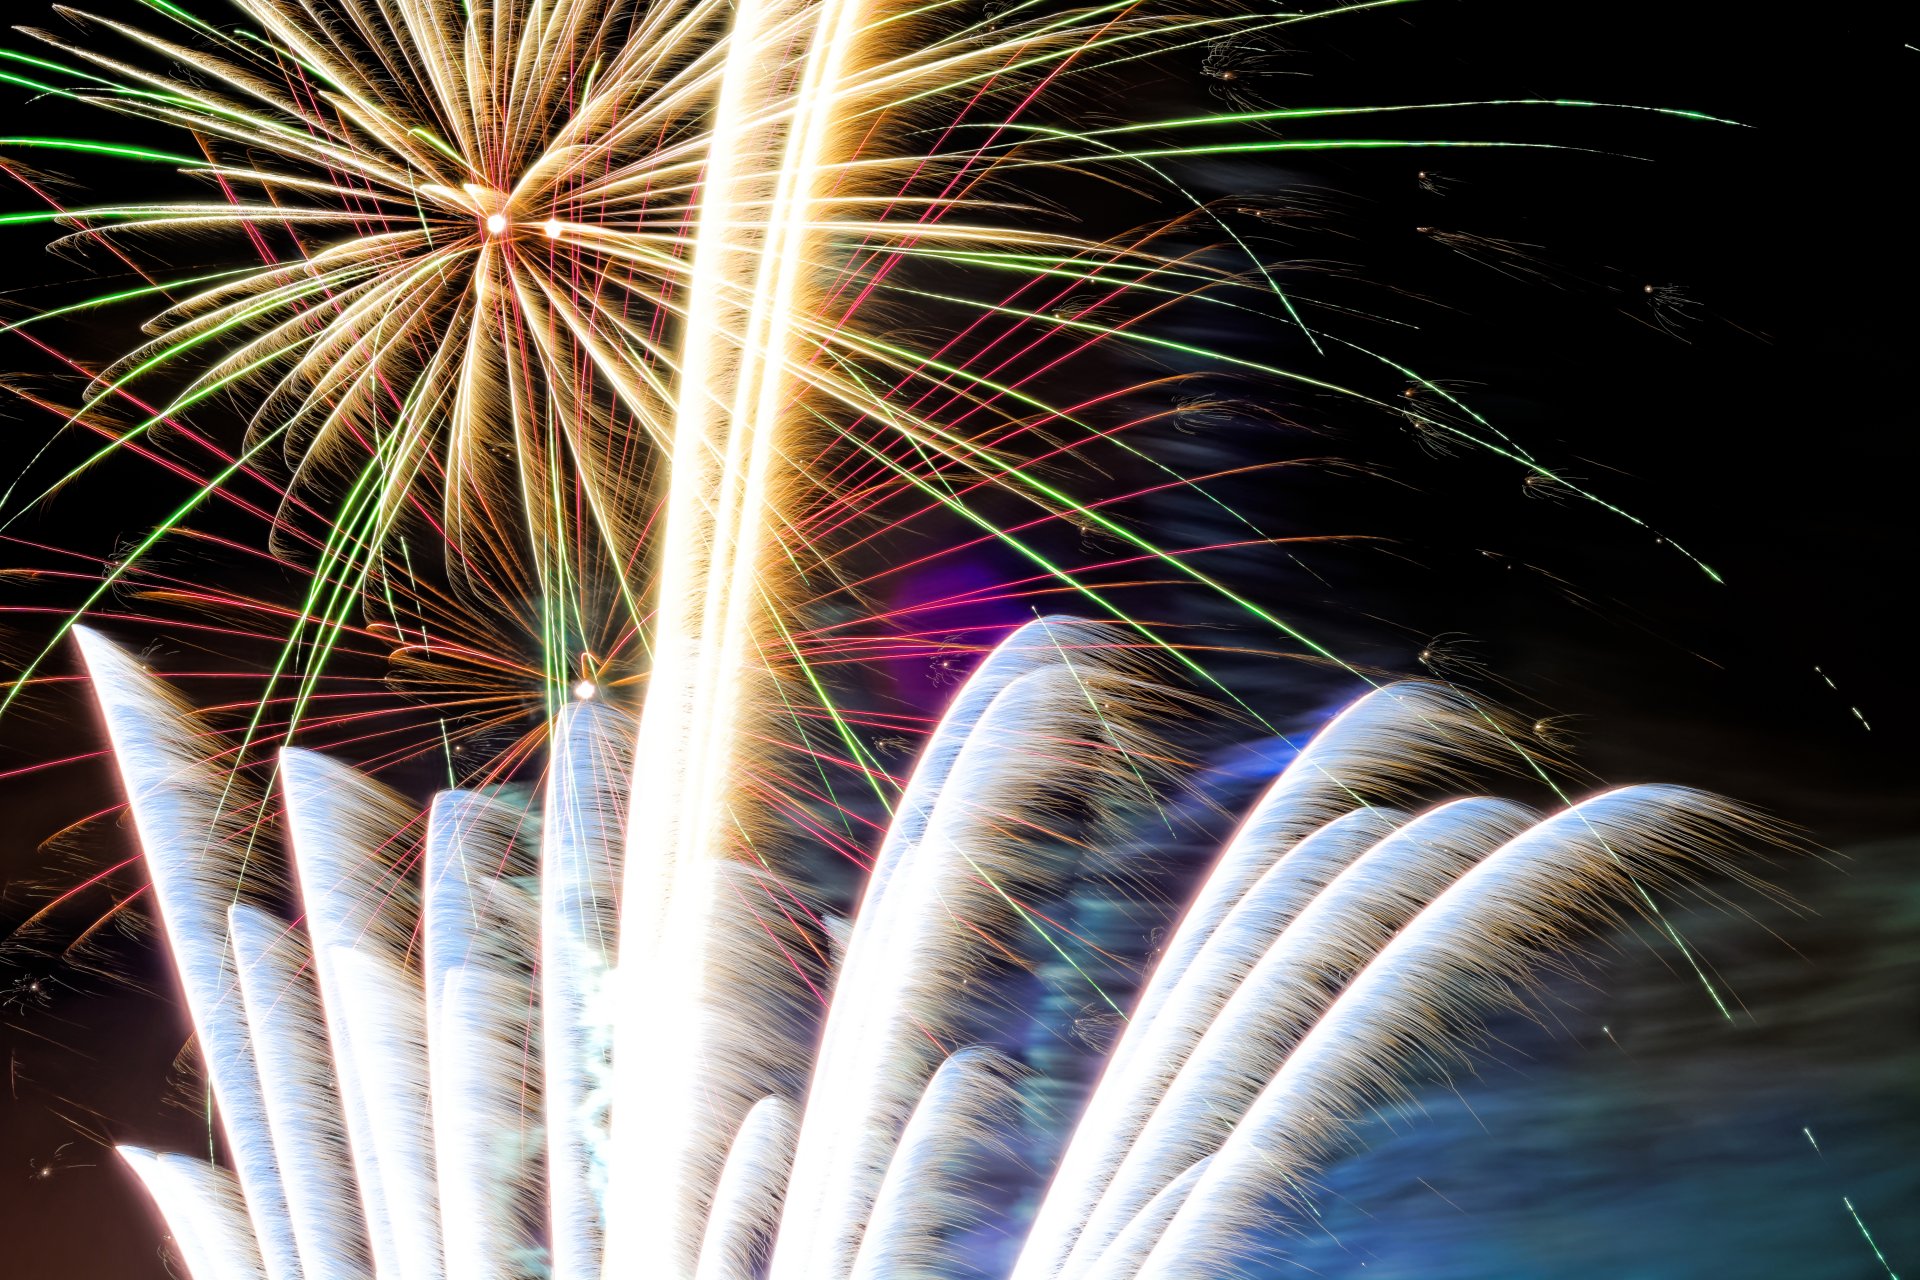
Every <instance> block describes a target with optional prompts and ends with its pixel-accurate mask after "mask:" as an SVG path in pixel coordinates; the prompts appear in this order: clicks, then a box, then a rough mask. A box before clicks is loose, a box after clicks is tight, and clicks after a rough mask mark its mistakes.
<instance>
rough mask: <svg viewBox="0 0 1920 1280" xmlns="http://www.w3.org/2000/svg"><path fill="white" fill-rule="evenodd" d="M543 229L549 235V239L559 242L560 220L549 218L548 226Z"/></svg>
mask: <svg viewBox="0 0 1920 1280" xmlns="http://www.w3.org/2000/svg"><path fill="white" fill-rule="evenodd" d="M542 229H543V230H544V231H545V232H546V233H547V239H549V240H558V239H559V238H560V219H558V218H548V219H547V222H546V226H545V227H544V228H542Z"/></svg>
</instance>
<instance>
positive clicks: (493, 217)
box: [487, 213, 507, 236]
mask: <svg viewBox="0 0 1920 1280" xmlns="http://www.w3.org/2000/svg"><path fill="white" fill-rule="evenodd" d="M506 229H507V215H506V214H504V213H490V214H488V215H487V234H488V235H490V236H497V235H499V234H500V233H501V232H502V231H505V230H506Z"/></svg>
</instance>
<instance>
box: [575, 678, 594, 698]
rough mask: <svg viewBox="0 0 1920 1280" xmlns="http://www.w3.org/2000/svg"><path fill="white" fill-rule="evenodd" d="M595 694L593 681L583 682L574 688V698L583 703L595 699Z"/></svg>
mask: <svg viewBox="0 0 1920 1280" xmlns="http://www.w3.org/2000/svg"><path fill="white" fill-rule="evenodd" d="M593 694H594V684H593V681H591V680H582V681H581V682H580V683H579V684H576V685H575V686H573V696H574V697H576V698H578V699H580V701H582V702H586V701H589V700H590V699H591V698H592V697H593Z"/></svg>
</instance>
